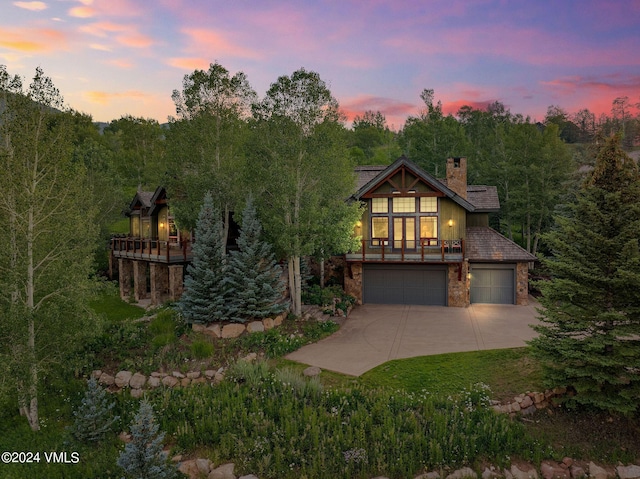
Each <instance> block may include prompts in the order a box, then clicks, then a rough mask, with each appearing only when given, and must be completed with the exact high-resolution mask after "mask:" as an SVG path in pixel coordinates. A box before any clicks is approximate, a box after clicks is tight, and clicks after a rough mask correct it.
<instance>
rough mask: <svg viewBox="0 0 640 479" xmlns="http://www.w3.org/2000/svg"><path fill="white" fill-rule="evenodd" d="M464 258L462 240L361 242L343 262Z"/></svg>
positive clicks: (371, 239) (375, 240)
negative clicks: (357, 248) (358, 248)
mask: <svg viewBox="0 0 640 479" xmlns="http://www.w3.org/2000/svg"><path fill="white" fill-rule="evenodd" d="M464 257H465V242H464V239H459V240H438V239H435V238H428V239H422V240H418V241H415V240H395V241H394V240H390V239H389V238H370V239H363V240H362V246H361V248H360V250H359V251H354V252H351V253H347V255H346V259H347V261H358V262H363V263H459V262H461V261H462V260H463V259H464Z"/></svg>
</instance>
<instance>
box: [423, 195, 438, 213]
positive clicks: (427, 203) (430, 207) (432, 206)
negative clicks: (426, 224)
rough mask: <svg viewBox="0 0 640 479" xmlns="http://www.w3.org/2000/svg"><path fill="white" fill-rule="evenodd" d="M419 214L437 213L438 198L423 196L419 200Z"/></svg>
mask: <svg viewBox="0 0 640 479" xmlns="http://www.w3.org/2000/svg"><path fill="white" fill-rule="evenodd" d="M420 212H421V213H437V212H438V198H436V197H435V196H423V197H422V198H420Z"/></svg>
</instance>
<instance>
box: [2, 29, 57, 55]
mask: <svg viewBox="0 0 640 479" xmlns="http://www.w3.org/2000/svg"><path fill="white" fill-rule="evenodd" d="M66 44H67V35H66V34H65V33H63V32H61V31H60V30H54V29H52V28H31V29H20V30H18V29H5V28H2V27H0V47H4V48H7V49H9V50H14V51H20V52H24V53H42V52H51V51H55V50H59V49H66Z"/></svg>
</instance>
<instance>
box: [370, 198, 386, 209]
mask: <svg viewBox="0 0 640 479" xmlns="http://www.w3.org/2000/svg"><path fill="white" fill-rule="evenodd" d="M371 212H372V213H388V212H389V200H388V199H387V198H372V199H371Z"/></svg>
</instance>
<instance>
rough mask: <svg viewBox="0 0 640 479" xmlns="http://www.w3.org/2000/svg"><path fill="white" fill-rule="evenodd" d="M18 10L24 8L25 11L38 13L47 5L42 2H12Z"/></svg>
mask: <svg viewBox="0 0 640 479" xmlns="http://www.w3.org/2000/svg"><path fill="white" fill-rule="evenodd" d="M13 4H14V5H15V6H16V7H18V8H24V9H25V10H31V11H32V12H39V11H41V10H46V9H47V4H46V3H44V2H13Z"/></svg>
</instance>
